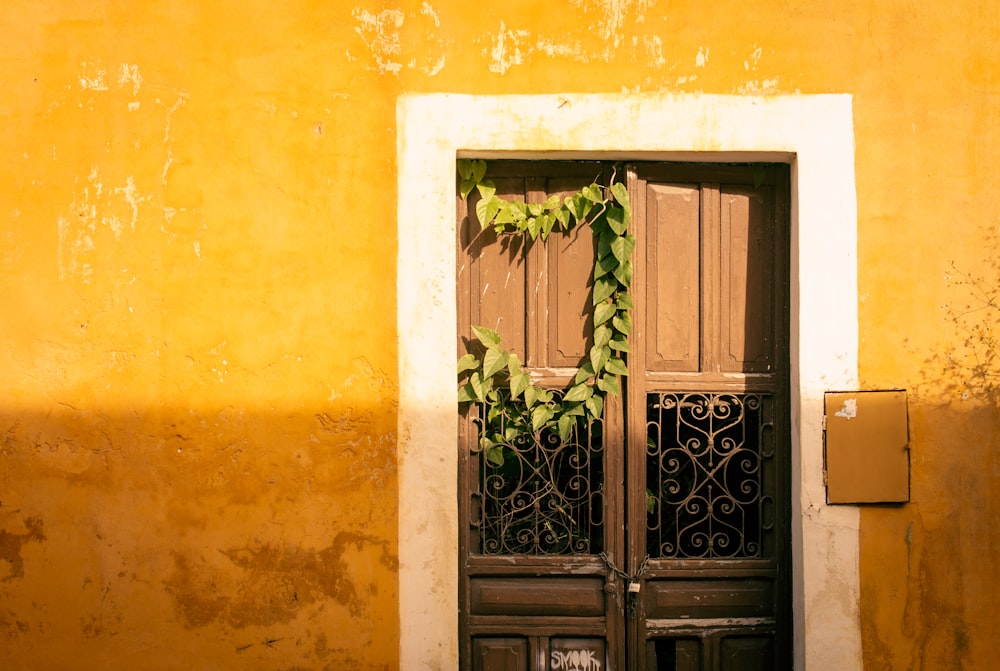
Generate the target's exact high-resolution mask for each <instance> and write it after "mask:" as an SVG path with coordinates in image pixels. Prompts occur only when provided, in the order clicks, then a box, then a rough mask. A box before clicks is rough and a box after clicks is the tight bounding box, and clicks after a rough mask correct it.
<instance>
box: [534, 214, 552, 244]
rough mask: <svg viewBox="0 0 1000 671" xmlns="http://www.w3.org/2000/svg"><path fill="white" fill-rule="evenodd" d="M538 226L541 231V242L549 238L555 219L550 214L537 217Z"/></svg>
mask: <svg viewBox="0 0 1000 671" xmlns="http://www.w3.org/2000/svg"><path fill="white" fill-rule="evenodd" d="M538 222H539V225H540V227H541V229H542V240H545V239H547V238H548V237H549V233H551V232H552V227H553V226H555V223H556V218H555V217H553V216H552V215H551V214H543V215H541V216H540V217H538Z"/></svg>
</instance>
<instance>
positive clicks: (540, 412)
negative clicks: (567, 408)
mask: <svg viewBox="0 0 1000 671" xmlns="http://www.w3.org/2000/svg"><path fill="white" fill-rule="evenodd" d="M553 414H554V413H553V412H552V408H550V407H549V406H547V405H544V404H542V405H538V406H535V409H534V410H532V411H531V430H532V431H538V430H540V429H541V428H542V427H543V426H545V423H546V422H548V421H549V420H550V419H552V415H553Z"/></svg>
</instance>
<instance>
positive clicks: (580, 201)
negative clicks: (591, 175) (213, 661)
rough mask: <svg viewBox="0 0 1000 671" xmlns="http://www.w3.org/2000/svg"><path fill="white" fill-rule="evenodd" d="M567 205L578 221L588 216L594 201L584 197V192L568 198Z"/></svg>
mask: <svg viewBox="0 0 1000 671" xmlns="http://www.w3.org/2000/svg"><path fill="white" fill-rule="evenodd" d="M565 205H566V208H567V209H568V210H569V211H570V214H572V215H573V218H574V219H576V220H577V221H583V220H584V219H585V218H586V217H587V214H589V213H590V208H592V207H593V206H594V204H593V203H591V202H590V201H588V200H587V199H586V198H584V197H583V194H580V193H578V194H576V195H574V196H571V197H569V198H567V199H566V203H565Z"/></svg>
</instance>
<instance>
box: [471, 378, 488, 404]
mask: <svg viewBox="0 0 1000 671" xmlns="http://www.w3.org/2000/svg"><path fill="white" fill-rule="evenodd" d="M469 385H470V386H471V389H472V394H473V396H474V398H475V399H476V400H477V401H485V400H486V384H485V382H484V381H483V375H482V373H480V372H479V371H476V372H475V373H473V374H472V375H471V376H470V377H469Z"/></svg>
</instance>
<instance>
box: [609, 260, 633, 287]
mask: <svg viewBox="0 0 1000 671" xmlns="http://www.w3.org/2000/svg"><path fill="white" fill-rule="evenodd" d="M612 273H613V274H614V276H615V279H616V280H618V283H619V284H621V285H622V286H623V287H629V286H631V284H632V262H631V261H626V262H625V263H623V264H621V265H620V266H618V267H617V268H615V269H614V270H613V271H612Z"/></svg>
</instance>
